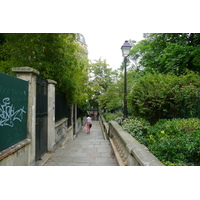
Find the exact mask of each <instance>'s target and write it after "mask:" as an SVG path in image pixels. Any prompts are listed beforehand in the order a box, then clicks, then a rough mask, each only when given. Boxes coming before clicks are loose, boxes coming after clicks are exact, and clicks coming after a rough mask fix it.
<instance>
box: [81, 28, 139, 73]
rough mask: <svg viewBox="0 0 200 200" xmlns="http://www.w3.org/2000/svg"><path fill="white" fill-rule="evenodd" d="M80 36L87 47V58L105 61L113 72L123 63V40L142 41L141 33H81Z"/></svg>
mask: <svg viewBox="0 0 200 200" xmlns="http://www.w3.org/2000/svg"><path fill="white" fill-rule="evenodd" d="M81 34H82V35H83V36H84V37H85V40H86V44H87V45H88V58H89V59H90V60H92V61H93V60H98V59H99V58H101V59H102V60H104V59H105V60H106V63H107V64H108V65H109V67H111V68H112V69H113V70H114V69H118V68H119V67H120V66H121V63H122V62H123V57H122V51H121V46H122V45H123V44H124V42H125V40H129V39H131V40H136V41H137V42H138V41H140V40H142V39H143V33H136V32H123V31H119V32H115V31H113V32H112V31H110V32H108V33H106V32H105V33H98V32H96V33H95V32H82V33H81Z"/></svg>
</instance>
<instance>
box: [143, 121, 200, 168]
mask: <svg viewBox="0 0 200 200" xmlns="http://www.w3.org/2000/svg"><path fill="white" fill-rule="evenodd" d="M147 141H148V142H147V144H148V148H149V149H150V151H152V153H153V154H154V155H155V156H156V157H157V158H158V159H160V160H161V161H162V162H163V163H165V164H166V165H171V164H172V163H174V164H176V165H199V164H200V120H199V119H195V118H193V119H192V118H191V119H174V120H172V121H169V120H160V121H159V122H158V123H156V124H155V125H154V126H152V127H150V128H149V130H148V138H147Z"/></svg>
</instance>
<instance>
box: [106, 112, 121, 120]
mask: <svg viewBox="0 0 200 200" xmlns="http://www.w3.org/2000/svg"><path fill="white" fill-rule="evenodd" d="M103 116H104V118H105V120H106V121H107V122H109V121H115V120H116V119H117V118H122V116H123V113H122V112H115V113H103Z"/></svg>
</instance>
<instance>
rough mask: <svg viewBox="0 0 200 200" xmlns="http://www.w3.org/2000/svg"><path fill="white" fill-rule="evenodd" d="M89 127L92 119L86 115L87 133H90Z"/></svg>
mask: <svg viewBox="0 0 200 200" xmlns="http://www.w3.org/2000/svg"><path fill="white" fill-rule="evenodd" d="M91 125H92V119H91V117H90V115H87V133H90V128H91Z"/></svg>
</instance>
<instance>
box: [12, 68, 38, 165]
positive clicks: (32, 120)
mask: <svg viewBox="0 0 200 200" xmlns="http://www.w3.org/2000/svg"><path fill="white" fill-rule="evenodd" d="M12 71H13V72H15V73H16V74H17V78H20V79H23V80H26V81H29V89H28V115H27V137H28V138H29V139H30V140H31V143H30V146H31V148H30V153H29V162H28V163H29V165H35V146H36V145H35V136H36V133H35V130H36V128H35V124H36V75H39V71H37V70H35V69H33V68H30V67H17V68H12Z"/></svg>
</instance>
